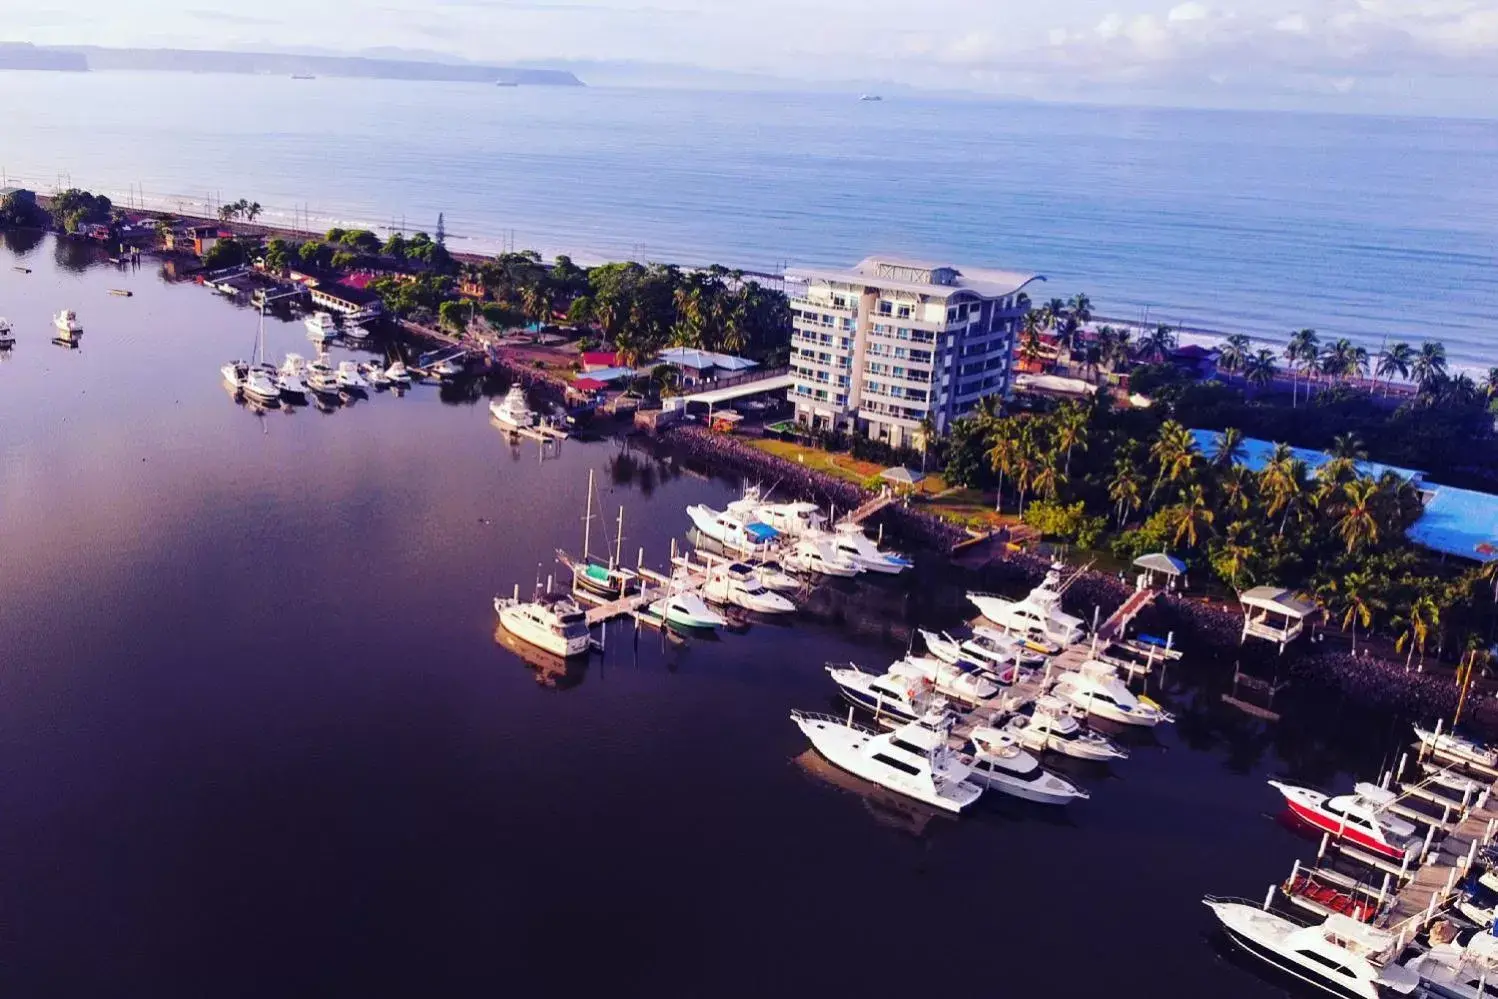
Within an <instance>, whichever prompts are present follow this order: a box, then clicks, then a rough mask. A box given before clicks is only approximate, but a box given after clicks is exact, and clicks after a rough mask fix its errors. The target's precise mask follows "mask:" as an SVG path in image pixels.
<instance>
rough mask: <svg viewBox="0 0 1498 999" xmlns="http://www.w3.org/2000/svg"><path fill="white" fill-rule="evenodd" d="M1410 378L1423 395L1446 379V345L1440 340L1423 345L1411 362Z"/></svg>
mask: <svg viewBox="0 0 1498 999" xmlns="http://www.w3.org/2000/svg"><path fill="white" fill-rule="evenodd" d="M1410 376H1411V377H1412V378H1414V380H1415V385H1416V386H1417V387H1418V388H1419V391H1420V392H1422V393H1424V392H1426V391H1427V390H1428V389H1430V388H1431V387H1432V386H1434V385H1435V384H1436V383H1437V382H1439V381H1440V380H1441V379H1442V378H1444V377H1446V345H1445V344H1443V343H1441V341H1439V340H1427V341H1425V342H1424V343H1422V344H1421V345H1420V352H1419V353H1418V354H1416V355H1415V357H1414V359H1413V360H1411V362H1410Z"/></svg>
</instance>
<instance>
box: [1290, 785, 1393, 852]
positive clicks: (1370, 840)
mask: <svg viewBox="0 0 1498 999" xmlns="http://www.w3.org/2000/svg"><path fill="white" fill-rule="evenodd" d="M1285 805H1286V806H1287V807H1288V808H1289V809H1290V811H1291V813H1292V814H1294V815H1295V817H1296V818H1298V819H1300V820H1301V821H1302V822H1305V823H1306V824H1307V825H1310V826H1314V827H1315V828H1317V829H1320V830H1321V831H1322V832H1325V833H1330V834H1331V837H1332V839H1340V840H1344V841H1346V842H1348V843H1352V844H1353V845H1355V846H1358V847H1361V848H1362V849H1364V850H1367V851H1369V852H1371V853H1376V854H1378V855H1379V856H1381V857H1385V858H1387V859H1389V860H1392V861H1394V862H1396V863H1398V862H1399V861H1402V860H1403V859H1404V851H1403V850H1401V849H1400V848H1399V847H1397V846H1394V845H1393V844H1390V843H1384V842H1382V841H1380V840H1378V839H1375V838H1374V837H1372V836H1369V835H1368V834H1367V833H1365V832H1363V831H1362V830H1361V829H1358V828H1356V827H1354V826H1352V825H1349V824H1346V823H1344V822H1342V821H1340V820H1338V819H1333V818H1332V817H1331V816H1330V815H1325V814H1323V813H1321V812H1320V811H1318V810H1317V809H1315V808H1312V807H1311V806H1310V805H1308V804H1306V803H1305V802H1302V801H1296V800H1295V799H1294V798H1291V797H1289V796H1286V798H1285Z"/></svg>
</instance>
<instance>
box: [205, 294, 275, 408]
mask: <svg viewBox="0 0 1498 999" xmlns="http://www.w3.org/2000/svg"><path fill="white" fill-rule="evenodd" d="M219 371H220V372H221V373H222V374H223V376H224V381H226V382H228V383H229V385H230V386H231V387H233V388H234V389H236V390H237V391H239V392H242V393H244V394H245V395H246V396H249V397H250V398H251V399H254V400H255V401H256V402H260V403H269V402H274V401H275V400H277V399H279V398H281V379H280V375H279V373H278V372H277V371H276V369H275V367H274V366H272V365H270V364H266V363H265V306H263V305H262V306H261V307H260V326H259V329H257V330H256V332H255V351H254V353H253V354H252V355H251V360H250V361H249V362H245V361H230V362H229V363H228V364H226V365H224V366H223V367H222V368H220V369H219Z"/></svg>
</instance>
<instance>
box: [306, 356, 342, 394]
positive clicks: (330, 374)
mask: <svg viewBox="0 0 1498 999" xmlns="http://www.w3.org/2000/svg"><path fill="white" fill-rule="evenodd" d="M305 378H306V382H307V387H308V388H309V389H311V390H312V391H313V392H316V393H317V394H318V395H337V394H338V372H337V371H336V370H335V369H334V368H333V365H332V364H330V363H328V355H326V354H320V355H318V357H317V359H316V360H314V361H309V362H308V363H307V373H306V376H305Z"/></svg>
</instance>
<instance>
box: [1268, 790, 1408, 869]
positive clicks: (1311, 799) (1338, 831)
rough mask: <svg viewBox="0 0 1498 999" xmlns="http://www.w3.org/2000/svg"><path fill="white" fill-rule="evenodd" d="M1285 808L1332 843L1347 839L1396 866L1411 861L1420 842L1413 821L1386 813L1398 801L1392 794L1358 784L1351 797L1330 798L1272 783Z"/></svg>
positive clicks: (1345, 795)
mask: <svg viewBox="0 0 1498 999" xmlns="http://www.w3.org/2000/svg"><path fill="white" fill-rule="evenodd" d="M1269 786H1270V787H1272V788H1274V789H1275V790H1276V791H1278V792H1279V793H1280V794H1282V795H1284V798H1285V805H1286V806H1287V807H1288V808H1289V809H1290V811H1291V812H1292V813H1293V814H1294V815H1295V816H1296V818H1298V819H1300V820H1301V821H1302V822H1304V823H1306V824H1307V825H1309V826H1312V827H1314V828H1315V829H1318V830H1320V831H1321V832H1324V833H1327V834H1328V835H1330V836H1331V837H1332V839H1334V840H1346V841H1347V842H1348V843H1351V844H1353V845H1354V846H1358V847H1361V848H1362V849H1364V850H1367V851H1369V852H1371V853H1375V854H1377V855H1379V856H1381V857H1384V858H1387V859H1388V860H1391V861H1394V862H1395V863H1402V862H1404V861H1405V860H1406V859H1413V858H1415V857H1417V856H1418V855H1419V853H1420V849H1421V847H1422V846H1423V841H1422V840H1421V838H1420V837H1419V836H1418V835H1417V833H1418V832H1419V830H1418V829H1416V828H1415V824H1414V823H1413V822H1409V821H1407V820H1405V819H1402V818H1400V817H1399V816H1397V815H1394V814H1392V813H1390V812H1389V811H1387V809H1388V807H1389V806H1390V805H1392V804H1394V803H1395V801H1396V800H1397V797H1396V795H1395V794H1394V792H1393V791H1390V790H1388V789H1387V788H1382V787H1379V786H1378V785H1377V784H1371V783H1368V782H1367V781H1360V782H1359V783H1357V784H1355V785H1353V789H1352V793H1351V794H1339V795H1335V796H1332V795H1329V794H1326V793H1325V792H1324V791H1318V790H1316V789H1315V788H1311V787H1301V786H1299V785H1297V784H1287V783H1285V782H1284V781H1277V780H1272V781H1270V782H1269Z"/></svg>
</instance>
